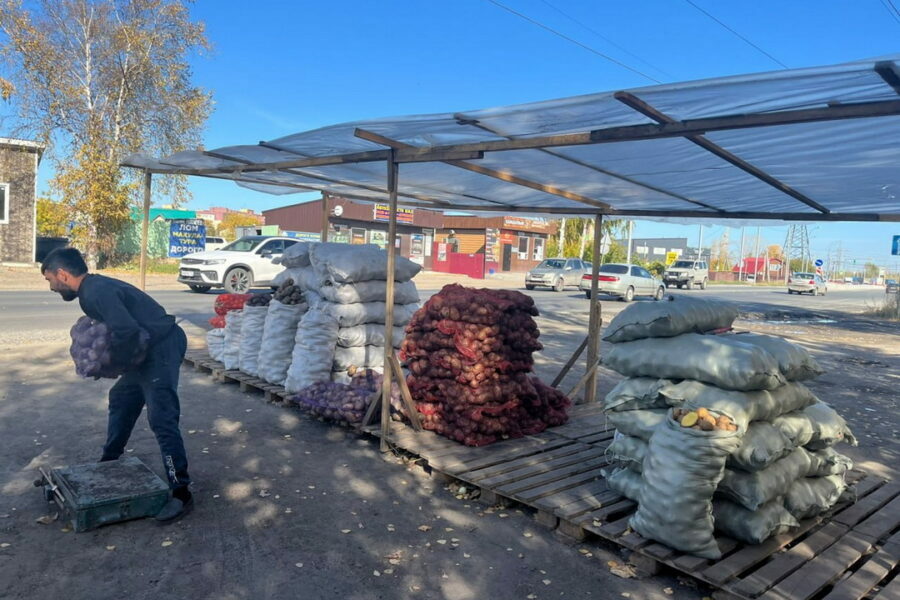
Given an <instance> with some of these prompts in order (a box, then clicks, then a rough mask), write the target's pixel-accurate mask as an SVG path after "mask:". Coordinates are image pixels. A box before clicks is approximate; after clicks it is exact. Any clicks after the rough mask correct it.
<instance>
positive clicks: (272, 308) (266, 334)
mask: <svg viewBox="0 0 900 600" xmlns="http://www.w3.org/2000/svg"><path fill="white" fill-rule="evenodd" d="M305 312H306V305H305V304H295V305H289V304H282V303H281V302H279V301H278V300H274V299H273V300H272V301H271V302H270V303H269V310H268V312H267V313H266V322H265V324H264V325H263V339H262V344H261V345H260V347H259V358H258V363H259V377H260V378H261V379H264V380H266V381H268V382H269V383H272V384H275V385H282V384H283V383H284V378H285V377H286V376H287V371H288V367H290V366H291V353H292V352H293V350H294V336H295V335H296V334H297V324H298V323H299V322H300V318H301V317H302V316H303V313H305Z"/></svg>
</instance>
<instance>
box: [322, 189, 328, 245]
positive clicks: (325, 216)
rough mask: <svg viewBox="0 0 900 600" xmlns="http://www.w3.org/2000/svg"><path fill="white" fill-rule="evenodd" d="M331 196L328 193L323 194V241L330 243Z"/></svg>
mask: <svg viewBox="0 0 900 600" xmlns="http://www.w3.org/2000/svg"><path fill="white" fill-rule="evenodd" d="M329 197H330V194H329V193H328V192H322V241H323V242H327V241H328V215H329V209H328V199H329Z"/></svg>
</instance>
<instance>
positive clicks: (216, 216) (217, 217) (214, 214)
mask: <svg viewBox="0 0 900 600" xmlns="http://www.w3.org/2000/svg"><path fill="white" fill-rule="evenodd" d="M196 212H197V218H198V219H204V220H206V221H212V222H213V223H215V224H216V225H218V224H219V223H221V222H222V221H223V220H224V219H225V215H227V214H228V213H236V214H240V215H248V216H251V217H255V218H256V219H258V220H259V224H260V225H265V224H266V217H265V215H262V214H260V213H258V212H255V211H252V210H250V209H249V208H241V209H237V210H236V209H233V208H225V207H224V206H212V207H210V208H207V209H205V210H198V211H196Z"/></svg>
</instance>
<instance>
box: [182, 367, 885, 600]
mask: <svg viewBox="0 0 900 600" xmlns="http://www.w3.org/2000/svg"><path fill="white" fill-rule="evenodd" d="M185 361H186V362H188V363H190V364H193V365H194V366H195V367H196V368H198V369H200V370H207V371H209V372H210V373H212V374H213V377H214V378H216V379H217V380H218V381H223V382H229V381H230V382H237V383H238V384H239V385H240V386H241V390H242V391H251V390H258V391H262V392H263V393H264V394H266V399H267V400H269V398H270V397H271V398H273V399H277V401H279V402H280V401H281V400H282V399H283V398H285V397H286V396H287V394H286V393H285V391H284V388H282V387H281V386H272V385H271V384H268V383H266V382H263V381H261V380H259V379H257V378H253V377H250V376H248V375H246V374H244V373H240V372H236V371H226V370H225V368H224V365H222V363H218V362H216V361H212V360H210V359H209V357H208V356H203V355H189V356H186V357H185ZM362 431H363V432H365V433H369V434H371V435H374V436H376V437H379V436H380V435H381V427H380V425H375V426H370V427H365V428H363V429H362ZM613 435H614V429H613V428H612V427H611V426H610V425H609V424H608V423H607V421H606V418H605V416H604V415H603V413H602V411H601V410H600V409H599V407H598V406H597V405H589V406H577V407H574V408H573V409H572V410H571V411H570V420H569V422H568V423H567V424H566V425H563V426H560V427H554V428H551V429H549V430H547V431H545V432H543V433H541V434H538V435H534V436H526V437H523V438H519V439H513V440H505V441H501V442H498V443H495V444H491V445H489V446H485V447H481V448H470V447H466V446H462V445H461V444H458V443H456V442H454V441H451V440H449V439H446V438H444V437H441V436H438V435H436V434H434V433H432V432H429V431H423V432H418V433H417V432H415V431H414V430H413V429H412V428H411V427H409V426H407V425H405V424H402V423H392V424H391V433H390V436H389V438H388V441H389V442H390V443H392V444H393V445H395V446H396V447H398V448H400V449H403V450H405V451H406V452H409V453H411V454H414V455H417V456H419V457H420V458H421V459H423V460H424V462H425V463H426V464H427V467H429V468H430V469H433V470H434V471H435V472H437V473H439V474H441V475H442V476H444V477H446V478H450V479H455V480H459V481H462V482H464V483H465V484H467V487H469V486H471V487H472V488H477V489H479V490H480V493H481V499H482V501H484V502H487V503H489V504H500V503H520V504H522V505H525V506H527V507H530V508H532V509H533V510H534V511H535V518H536V519H537V520H538V521H539V522H540V523H542V524H544V525H546V526H548V527H551V528H555V529H556V530H557V532H558V533H559V534H560V535H561V536H563V537H565V538H570V539H575V540H579V541H580V540H586V539H588V538H594V539H597V540H604V541H606V542H611V543H613V544H616V545H618V546H621V547H624V548H626V549H628V550H631V551H632V552H633V553H634V555H635V556H636V557H640V558H641V559H643V564H645V565H646V564H654V565H657V564H658V565H666V566H667V567H669V568H672V569H675V570H676V571H679V572H681V573H682V574H684V575H687V576H690V577H692V578H694V579H697V580H700V581H702V582H704V583H706V584H708V585H710V586H711V587H713V588H714V589H715V590H716V591H715V592H714V594H713V596H714V597H716V598H717V599H720V600H756V599H765V600H820V599H824V600H862V599H863V598H865V599H867V600H898V599H900V577H897V576H896V573H897V569H898V564H900V483H894V482H890V481H885V480H883V479H879V478H876V477H867V476H866V475H865V473H863V472H861V471H852V472H850V473H849V474H848V481H849V482H850V483H852V484H853V485H854V486H855V489H856V493H857V498H856V500H855V501H853V502H846V503H844V504H842V505H839V506H837V507H836V508H835V509H833V510H832V511H831V513H830V514H828V515H825V516H821V517H817V518H814V519H808V520H806V521H804V522H802V523H801V526H800V527H799V528H798V529H797V530H794V531H791V532H789V533H786V534H783V535H779V536H775V537H773V538H771V539H769V540H767V541H765V542H764V543H762V544H759V545H747V544H741V543H738V542H736V541H734V540H731V539H728V538H725V537H719V538H717V541H718V543H719V548H720V550H721V551H722V558H720V559H718V560H714V561H713V560H707V559H702V558H698V557H696V556H692V555H688V554H683V553H680V552H678V551H676V550H673V549H671V548H669V547H667V546H664V545H662V544H659V543H656V542H653V541H652V540H648V539H645V538H643V537H641V536H640V535H638V534H637V533H634V532H633V531H631V530H630V528H629V525H628V522H629V519H630V518H631V515H632V514H633V513H634V510H635V504H634V502H632V501H630V500H628V499H627V498H624V497H622V496H620V495H619V494H617V493H616V492H613V491H611V490H610V489H609V488H608V486H607V484H606V479H605V477H604V469H605V468H606V467H608V466H609V459H608V458H607V456H606V449H607V447H608V445H609V444H610V442H611V441H612V437H613Z"/></svg>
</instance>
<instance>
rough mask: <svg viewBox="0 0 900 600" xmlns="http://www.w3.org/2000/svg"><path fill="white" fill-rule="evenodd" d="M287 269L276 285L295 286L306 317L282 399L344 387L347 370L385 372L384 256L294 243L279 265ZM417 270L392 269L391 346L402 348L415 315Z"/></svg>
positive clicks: (364, 248)
mask: <svg viewBox="0 0 900 600" xmlns="http://www.w3.org/2000/svg"><path fill="white" fill-rule="evenodd" d="M281 262H282V264H283V265H285V267H286V269H285V270H284V271H283V272H281V273H280V274H279V275H278V277H277V278H276V280H275V283H280V282H282V281H284V280H286V279H293V280H294V282H295V283H296V284H297V285H299V286H300V287H301V288H302V289H303V294H304V296H305V297H306V299H307V301H308V303H309V310H308V311H307V312H306V314H304V315H303V317H302V318H301V319H300V322H299V324H298V326H297V330H296V334H295V338H294V346H293V354H292V357H291V363H290V368H289V369H288V370H287V375H286V377H285V380H284V387H285V389H286V390H287V391H288V392H299V391H300V390H302V389H304V388H306V387H308V386H310V385H312V384H314V383H318V382H321V381H336V382H339V383H349V382H350V375H349V373H348V370H350V369H352V368H358V369H365V368H373V369H376V370H378V371H380V370H381V367H382V366H383V364H384V347H385V341H386V335H385V318H386V305H385V299H386V294H387V252H385V251H384V250H382V249H381V248H379V247H378V246H375V245H371V244H365V245H351V244H335V243H306V242H299V243H297V244H295V245H293V246H291V248H289V249H288V250H287V251H285V253H284V256H283V257H282V261H281ZM420 270H421V266H419V265H417V264H416V263H414V262H412V261H410V260H408V259H406V258H403V257H400V256H398V257H396V259H395V262H394V281H395V286H394V326H393V329H392V336H393V339H392V342H393V343H392V345H393V346H394V347H395V348H399V347H400V343H401V342H402V341H403V337H404V331H403V326H405V325H406V324H407V323H408V322H409V320H410V319H411V318H412V316H413V314H414V313H415V311H416V310H418V308H419V304H418V302H419V293H418V291H417V290H416V285H415V283H413V282H412V278H413V277H414V276H415V275H417V274H418V272H419V271H420Z"/></svg>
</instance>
